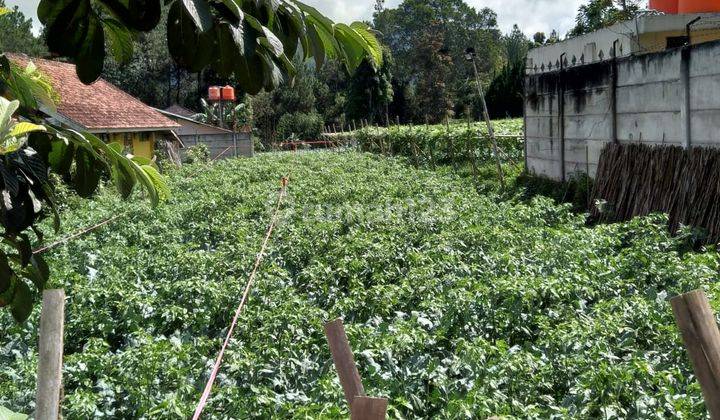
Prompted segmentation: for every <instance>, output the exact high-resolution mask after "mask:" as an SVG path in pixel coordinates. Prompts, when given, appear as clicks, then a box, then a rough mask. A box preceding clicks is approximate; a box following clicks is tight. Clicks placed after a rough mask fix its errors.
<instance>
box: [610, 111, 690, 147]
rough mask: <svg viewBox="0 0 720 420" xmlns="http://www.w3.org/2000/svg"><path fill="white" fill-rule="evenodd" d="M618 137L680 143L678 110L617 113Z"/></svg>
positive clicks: (629, 140) (640, 141)
mask: <svg viewBox="0 0 720 420" xmlns="http://www.w3.org/2000/svg"><path fill="white" fill-rule="evenodd" d="M618 139H619V140H620V141H628V142H639V143H645V142H659V143H677V144H681V143H682V139H683V135H682V123H681V118H680V112H679V111H678V112H647V113H643V114H638V113H635V114H618Z"/></svg>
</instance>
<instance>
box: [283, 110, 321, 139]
mask: <svg viewBox="0 0 720 420" xmlns="http://www.w3.org/2000/svg"><path fill="white" fill-rule="evenodd" d="M324 124H325V122H324V121H323V118H322V116H321V115H320V114H318V113H317V112H315V111H313V112H310V113H301V112H298V113H294V114H285V115H283V116H282V117H280V121H279V122H278V126H277V132H278V135H279V136H280V140H287V139H290V138H296V139H299V140H317V139H319V138H320V136H321V135H322V130H323V125H324Z"/></svg>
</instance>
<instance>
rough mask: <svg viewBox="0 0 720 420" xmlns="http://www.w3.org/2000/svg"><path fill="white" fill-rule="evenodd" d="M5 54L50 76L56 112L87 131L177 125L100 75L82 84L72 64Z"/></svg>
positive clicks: (134, 129) (157, 127)
mask: <svg viewBox="0 0 720 420" xmlns="http://www.w3.org/2000/svg"><path fill="white" fill-rule="evenodd" d="M7 55H8V56H9V57H10V59H11V60H12V61H14V62H15V63H17V64H18V65H21V66H25V65H26V64H27V63H28V61H32V62H33V63H35V65H36V66H37V68H38V70H40V71H41V72H42V73H43V74H45V75H46V76H47V77H49V78H50V80H51V81H52V84H53V87H54V88H55V91H56V92H57V93H58V95H59V96H60V103H58V104H57V112H58V113H59V114H61V115H62V116H64V117H66V118H69V119H70V120H72V121H73V122H75V123H77V124H78V125H81V126H83V127H85V129H87V130H89V131H103V130H113V131H122V130H130V131H140V130H144V131H160V130H169V129H173V128H178V127H180V125H179V124H177V123H176V122H174V121H172V120H171V119H169V118H167V117H165V116H164V115H162V114H161V113H159V112H158V111H156V110H155V109H153V108H151V107H149V106H147V105H145V104H144V103H142V102H141V101H140V100H138V99H136V98H134V97H132V96H130V95H129V94H127V93H125V92H123V91H122V90H120V89H119V88H117V87H116V86H114V85H113V84H112V83H109V82H107V81H105V80H103V79H99V80H98V81H97V82H95V83H93V84H92V85H85V84H83V83H82V82H81V81H80V79H78V77H77V75H76V73H75V65H73V64H68V63H62V62H59V61H50V60H43V59H39V58H29V57H27V56H24V55H18V54H7Z"/></svg>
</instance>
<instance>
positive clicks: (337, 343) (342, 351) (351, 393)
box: [325, 319, 365, 408]
mask: <svg viewBox="0 0 720 420" xmlns="http://www.w3.org/2000/svg"><path fill="white" fill-rule="evenodd" d="M325 336H326V337H327V341H328V345H329V346H330V353H331V354H332V357H333V362H334V363H335V370H337V373H338V377H339V378H340V384H341V385H342V388H343V392H344V393H345V399H346V400H347V403H348V406H349V407H351V408H352V406H353V400H354V399H355V397H358V396H359V397H364V396H365V389H364V388H363V384H362V380H361V379H360V373H359V372H358V369H357V366H356V365H355V358H354V357H353V353H352V350H351V349H350V343H349V342H348V338H347V335H346V334H345V327H344V326H343V322H342V320H341V319H336V320H335V321H332V322H329V323H327V324H325Z"/></svg>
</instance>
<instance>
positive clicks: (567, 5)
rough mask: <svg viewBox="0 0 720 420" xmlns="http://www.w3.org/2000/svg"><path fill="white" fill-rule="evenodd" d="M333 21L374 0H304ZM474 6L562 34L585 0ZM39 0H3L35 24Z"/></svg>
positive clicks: (499, 0)
mask: <svg viewBox="0 0 720 420" xmlns="http://www.w3.org/2000/svg"><path fill="white" fill-rule="evenodd" d="M305 1H306V3H307V4H309V5H311V6H314V7H316V8H317V9H319V10H320V11H321V12H323V13H325V14H326V15H328V16H329V17H330V18H332V19H333V20H336V21H342V22H351V21H355V20H369V19H370V18H371V17H372V13H373V7H374V5H375V1H374V0H305ZM401 1H402V0H388V1H387V3H386V7H395V6H397V5H398V4H400V3H401ZM466 1H467V3H468V4H469V5H471V6H473V7H475V8H476V9H480V8H483V7H489V8H491V9H493V10H494V11H495V12H496V13H497V15H498V25H499V26H500V29H502V31H503V32H509V31H510V29H512V26H513V24H515V23H517V24H518V25H519V26H520V29H522V30H523V32H525V33H526V34H527V35H530V36H531V35H532V34H534V33H535V32H545V33H547V34H550V31H552V30H553V29H557V30H558V31H559V32H560V34H561V35H564V34H565V33H566V32H567V31H569V30H570V29H571V28H572V27H573V26H574V20H575V15H576V14H577V9H578V7H580V5H581V4H583V3H585V2H586V1H587V0H466ZM39 2H40V0H7V1H6V3H7V4H8V5H9V6H11V7H12V6H15V5H17V6H20V10H21V11H22V12H23V13H25V15H26V16H29V17H32V18H33V19H34V20H35V22H36V24H37V18H36V17H35V10H36V9H37V5H38V3H39Z"/></svg>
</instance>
